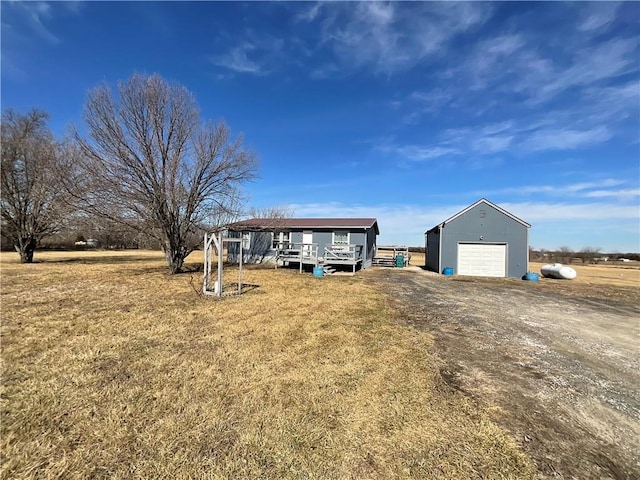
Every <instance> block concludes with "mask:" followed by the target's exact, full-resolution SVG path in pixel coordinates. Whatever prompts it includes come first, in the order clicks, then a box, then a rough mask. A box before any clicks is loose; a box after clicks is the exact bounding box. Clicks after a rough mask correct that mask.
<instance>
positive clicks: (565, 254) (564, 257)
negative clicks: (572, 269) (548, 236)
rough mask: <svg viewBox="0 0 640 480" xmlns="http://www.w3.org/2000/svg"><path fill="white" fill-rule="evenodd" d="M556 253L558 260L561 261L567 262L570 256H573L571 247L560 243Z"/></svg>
mask: <svg viewBox="0 0 640 480" xmlns="http://www.w3.org/2000/svg"><path fill="white" fill-rule="evenodd" d="M556 255H557V259H558V260H560V261H561V262H563V263H567V262H569V261H570V260H571V257H572V256H573V250H572V249H571V247H568V246H566V245H562V246H561V247H560V248H558V251H557V253H556Z"/></svg>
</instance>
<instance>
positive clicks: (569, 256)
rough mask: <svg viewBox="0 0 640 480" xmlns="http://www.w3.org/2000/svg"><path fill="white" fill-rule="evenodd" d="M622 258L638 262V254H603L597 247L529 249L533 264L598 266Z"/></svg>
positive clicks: (639, 254)
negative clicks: (576, 249)
mask: <svg viewBox="0 0 640 480" xmlns="http://www.w3.org/2000/svg"><path fill="white" fill-rule="evenodd" d="M622 258H625V259H628V260H638V261H640V253H637V252H636V253H617V252H616V253H603V252H602V249H601V248H599V247H584V248H582V249H581V250H578V251H575V250H573V249H571V248H570V247H567V246H561V247H559V248H558V249H556V250H547V249H544V248H541V249H536V248H534V247H530V248H529V260H530V261H534V262H549V263H583V264H598V263H603V262H615V261H619V260H620V259H622Z"/></svg>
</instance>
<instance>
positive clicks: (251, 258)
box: [226, 232, 275, 263]
mask: <svg viewBox="0 0 640 480" xmlns="http://www.w3.org/2000/svg"><path fill="white" fill-rule="evenodd" d="M229 237H230V238H241V233H240V232H229ZM226 246H227V260H228V261H229V262H233V263H237V262H238V254H239V253H240V245H239V244H238V243H236V242H234V243H228V244H227V245H226ZM271 247H272V236H271V233H270V232H251V239H250V241H249V248H248V249H243V250H242V257H243V258H242V261H243V263H266V262H270V261H272V260H273V259H274V258H275V250H273V249H272V248H271Z"/></svg>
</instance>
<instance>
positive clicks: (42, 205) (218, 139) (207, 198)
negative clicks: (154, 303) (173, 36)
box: [0, 74, 257, 273]
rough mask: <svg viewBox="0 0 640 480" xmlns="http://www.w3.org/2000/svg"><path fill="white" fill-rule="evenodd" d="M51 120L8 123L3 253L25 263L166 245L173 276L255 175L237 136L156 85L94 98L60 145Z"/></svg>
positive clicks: (136, 79)
mask: <svg viewBox="0 0 640 480" xmlns="http://www.w3.org/2000/svg"><path fill="white" fill-rule="evenodd" d="M47 119H48V115H47V113H46V112H43V111H40V110H37V109H34V110H32V111H30V112H27V113H19V112H16V111H14V110H12V109H8V110H6V111H5V112H4V113H3V114H2V125H1V126H2V171H1V172H0V174H1V177H0V178H1V182H2V185H1V202H0V207H1V212H0V213H1V219H2V230H1V232H2V244H3V247H4V246H6V245H7V244H8V245H11V247H12V248H14V249H15V250H16V251H17V252H18V253H19V254H20V260H21V261H22V262H23V263H30V262H32V261H33V256H34V251H35V249H36V247H43V246H49V247H51V248H60V247H72V246H74V247H77V246H86V245H90V246H94V245H96V246H98V245H99V246H101V247H104V248H131V247H134V248H140V247H158V246H159V247H160V248H161V249H162V250H163V252H164V254H165V257H166V260H167V264H168V266H169V270H170V272H171V273H178V272H180V271H181V270H182V267H183V263H184V259H185V258H186V257H187V255H189V253H191V252H192V251H193V250H194V249H195V248H197V247H198V246H199V245H200V243H201V241H202V233H203V232H204V231H205V230H211V229H214V228H216V227H218V226H220V225H222V224H225V223H228V222H229V221H231V220H233V219H235V218H237V217H238V215H239V214H240V212H241V209H242V205H243V195H242V189H241V188H242V186H243V184H244V183H245V182H246V181H248V180H251V179H252V178H253V177H254V176H255V174H256V170H257V161H256V158H255V155H254V154H253V153H252V152H251V151H249V150H247V149H246V148H245V147H244V146H243V142H242V137H241V136H239V137H237V138H235V139H234V138H231V135H230V132H229V129H228V128H227V126H226V125H225V124H224V122H222V121H219V122H212V121H203V120H201V118H200V110H199V108H198V106H197V104H196V102H195V99H194V98H193V95H192V94H191V93H190V92H189V91H188V90H187V89H186V88H185V87H183V86H181V85H179V84H173V83H170V82H168V81H166V80H164V79H163V78H161V77H160V76H158V75H151V76H146V75H137V74H136V75H133V76H132V77H131V78H130V79H128V80H126V81H123V82H119V83H118V84H117V86H116V88H115V91H114V89H113V88H112V87H111V86H109V85H106V84H105V85H102V86H99V87H97V88H95V89H93V90H92V91H90V93H89V95H88V97H87V101H86V104H85V108H84V115H83V120H84V127H85V128H83V129H82V130H77V129H73V130H72V131H71V133H70V134H69V135H68V136H67V137H65V138H63V139H56V138H54V136H53V134H52V133H51V131H50V130H49V129H48V127H47ZM80 131H82V132H83V133H80ZM84 132H86V133H84ZM89 240H90V241H89ZM72 244H73V245H72Z"/></svg>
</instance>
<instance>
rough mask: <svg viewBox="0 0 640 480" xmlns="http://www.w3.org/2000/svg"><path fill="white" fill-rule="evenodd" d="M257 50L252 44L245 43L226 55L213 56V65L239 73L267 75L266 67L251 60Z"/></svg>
mask: <svg viewBox="0 0 640 480" xmlns="http://www.w3.org/2000/svg"><path fill="white" fill-rule="evenodd" d="M254 50H255V46H254V45H252V44H251V43H245V44H243V45H241V46H237V47H234V48H232V49H231V51H229V52H227V53H225V54H224V55H219V56H212V57H211V58H210V60H211V63H213V64H214V65H217V66H219V67H224V68H226V69H228V70H231V71H233V72H237V73H253V74H264V73H266V72H265V70H264V67H263V66H262V65H259V64H258V63H257V62H255V61H252V60H251V59H249V54H250V52H252V51H254Z"/></svg>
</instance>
